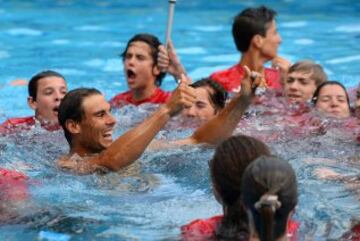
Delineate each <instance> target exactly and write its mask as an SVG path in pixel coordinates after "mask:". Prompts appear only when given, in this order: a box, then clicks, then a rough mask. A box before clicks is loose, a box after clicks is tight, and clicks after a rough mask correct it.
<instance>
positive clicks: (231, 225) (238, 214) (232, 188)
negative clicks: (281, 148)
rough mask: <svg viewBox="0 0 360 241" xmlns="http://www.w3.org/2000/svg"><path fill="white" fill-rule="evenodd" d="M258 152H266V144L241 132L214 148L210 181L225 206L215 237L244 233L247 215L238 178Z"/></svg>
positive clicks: (245, 233)
mask: <svg viewBox="0 0 360 241" xmlns="http://www.w3.org/2000/svg"><path fill="white" fill-rule="evenodd" d="M261 155H270V150H269V148H268V147H267V146H266V144H265V143H263V142H262V141H260V140H257V139H255V138H253V137H250V136H244V135H238V136H232V137H230V138H228V139H227V140H225V141H224V142H223V143H221V144H220V145H219V146H218V147H217V148H216V150H215V154H214V157H213V158H212V159H211V160H210V162H209V166H210V174H211V180H212V183H213V186H214V188H215V191H216V192H217V193H218V194H219V196H220V198H221V201H222V204H223V206H224V207H226V208H227V209H228V212H227V213H226V214H225V215H224V218H223V219H222V222H221V225H219V227H217V230H216V235H217V237H219V238H240V237H243V236H244V235H248V233H249V226H248V218H247V215H246V212H245V209H244V207H243V205H242V200H241V193H242V188H241V178H242V176H243V173H244V171H245V169H246V167H247V166H248V165H249V164H250V163H251V162H252V161H253V160H255V159H256V158H257V157H259V156H261Z"/></svg>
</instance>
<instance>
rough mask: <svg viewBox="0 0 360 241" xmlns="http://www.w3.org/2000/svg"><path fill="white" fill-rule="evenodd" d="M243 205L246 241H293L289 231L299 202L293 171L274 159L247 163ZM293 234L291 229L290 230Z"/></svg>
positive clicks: (279, 160) (287, 163)
mask: <svg viewBox="0 0 360 241" xmlns="http://www.w3.org/2000/svg"><path fill="white" fill-rule="evenodd" d="M241 189H242V191H243V193H242V197H243V204H244V207H245V209H246V212H247V214H248V218H249V224H250V230H251V232H250V238H249V241H268V240H274V241H285V240H296V239H297V237H296V233H290V232H289V231H290V229H292V228H295V229H297V227H298V226H299V224H296V223H294V222H293V221H292V220H291V214H292V213H293V212H294V209H295V207H296V205H297V202H298V190H297V181H296V175H295V171H294V170H293V168H292V167H291V165H290V164H289V162H287V161H285V160H282V159H281V158H279V157H276V156H261V157H259V158H257V159H256V160H255V161H253V162H252V163H250V164H249V166H248V167H247V168H246V170H245V172H244V175H243V176H242V184H241ZM292 231H294V230H292Z"/></svg>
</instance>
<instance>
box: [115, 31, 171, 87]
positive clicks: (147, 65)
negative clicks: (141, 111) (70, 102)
mask: <svg viewBox="0 0 360 241" xmlns="http://www.w3.org/2000/svg"><path fill="white" fill-rule="evenodd" d="M160 45H161V42H160V41H159V39H158V38H157V37H155V36H154V35H152V34H148V33H140V34H136V35H135V36H133V37H132V38H131V39H130V40H129V41H128V43H127V45H126V48H125V50H124V52H123V53H122V54H121V56H122V59H123V63H124V72H125V77H126V79H127V83H128V87H129V88H130V89H132V90H133V89H138V88H144V87H145V86H146V85H155V86H160V85H161V82H162V80H163V78H164V77H165V73H162V72H160V70H159V68H158V66H157V58H158V48H159V46H160Z"/></svg>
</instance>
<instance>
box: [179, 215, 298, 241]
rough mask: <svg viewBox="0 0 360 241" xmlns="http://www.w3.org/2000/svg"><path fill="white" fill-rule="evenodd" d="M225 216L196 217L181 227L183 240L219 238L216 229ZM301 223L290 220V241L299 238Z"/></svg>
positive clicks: (193, 240) (203, 240)
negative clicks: (298, 232)
mask: <svg viewBox="0 0 360 241" xmlns="http://www.w3.org/2000/svg"><path fill="white" fill-rule="evenodd" d="M222 218H223V216H222V215H219V216H214V217H212V218H209V219H196V220H194V221H192V222H191V223H189V224H186V225H184V226H182V227H181V235H182V240H183V241H205V240H214V241H215V240H217V239H216V235H215V231H216V227H217V226H218V225H219V224H220V223H221V220H222ZM299 226H300V224H299V223H298V222H296V221H294V220H289V222H288V234H287V235H288V238H289V240H290V241H296V240H297V231H298V229H299Z"/></svg>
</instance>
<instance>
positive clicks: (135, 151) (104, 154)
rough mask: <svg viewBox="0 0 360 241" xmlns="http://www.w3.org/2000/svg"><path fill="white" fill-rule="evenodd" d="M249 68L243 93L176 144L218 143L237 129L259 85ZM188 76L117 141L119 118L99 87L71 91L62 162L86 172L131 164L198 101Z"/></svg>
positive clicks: (64, 114)
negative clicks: (67, 148)
mask: <svg viewBox="0 0 360 241" xmlns="http://www.w3.org/2000/svg"><path fill="white" fill-rule="evenodd" d="M246 70H247V76H246V78H245V79H244V81H243V83H242V90H241V93H239V94H238V95H237V96H236V97H235V98H233V99H232V101H231V102H230V103H229V104H228V105H227V106H226V107H225V108H224V109H223V110H222V111H221V112H220V113H219V114H218V115H216V117H215V118H212V119H211V120H209V121H208V122H206V123H205V124H203V125H202V126H200V127H199V128H198V129H197V130H196V131H195V132H194V133H193V135H192V136H191V137H189V138H187V139H184V140H180V141H176V142H174V144H176V145H185V144H198V143H208V144H213V145H216V144H218V143H220V142H221V141H222V140H224V139H225V138H227V137H229V136H230V135H231V134H232V132H233V130H234V129H235V127H236V125H237V123H238V121H239V120H240V118H241V116H242V115H243V113H244V111H245V110H246V108H247V107H248V106H249V104H250V102H251V98H252V96H253V87H254V86H253V83H252V80H251V79H250V77H248V76H249V75H250V71H249V69H246ZM186 81H187V80H186V77H185V76H183V77H182V79H181V83H180V84H179V86H178V87H177V89H176V90H175V91H174V92H173V93H172V95H171V98H170V100H169V101H168V102H167V103H166V104H164V105H162V106H160V108H159V109H158V110H157V111H156V112H155V113H153V115H152V116H150V117H149V118H147V119H146V120H144V121H143V122H142V123H141V124H140V125H139V126H137V127H135V128H133V129H131V130H129V131H128V132H126V133H125V134H123V135H122V136H120V137H118V138H117V139H116V140H115V141H113V140H112V132H113V129H114V125H115V123H116V120H115V118H114V117H113V115H112V114H111V112H110V104H109V103H108V102H106V101H105V98H104V96H103V95H102V94H101V93H100V92H99V91H98V90H96V89H86V88H81V89H76V90H73V91H70V92H69V93H68V94H67V95H66V96H65V97H64V99H63V101H62V102H61V105H60V108H59V123H60V124H61V126H62V127H63V129H64V133H65V137H66V139H67V141H68V143H69V145H70V152H69V154H67V155H65V156H63V157H61V158H60V159H59V160H58V165H59V166H60V167H61V168H63V169H67V170H71V171H74V172H77V173H81V174H88V173H92V172H95V171H97V170H102V169H103V168H106V169H109V170H112V171H116V170H119V169H121V168H123V167H125V166H127V165H130V164H131V163H132V162H134V161H135V160H137V159H138V158H139V157H140V156H141V155H142V153H143V152H144V150H145V149H146V148H147V146H148V145H149V144H150V142H151V141H152V140H153V138H154V137H155V135H156V134H157V133H158V132H159V131H160V130H161V128H162V127H163V126H164V125H165V124H166V123H167V122H168V120H169V119H170V118H171V117H172V116H174V115H176V114H178V113H179V112H181V110H182V109H183V108H184V107H186V106H191V105H192V104H193V103H194V101H195V96H194V90H193V88H191V87H190V86H188V85H187V84H186Z"/></svg>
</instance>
